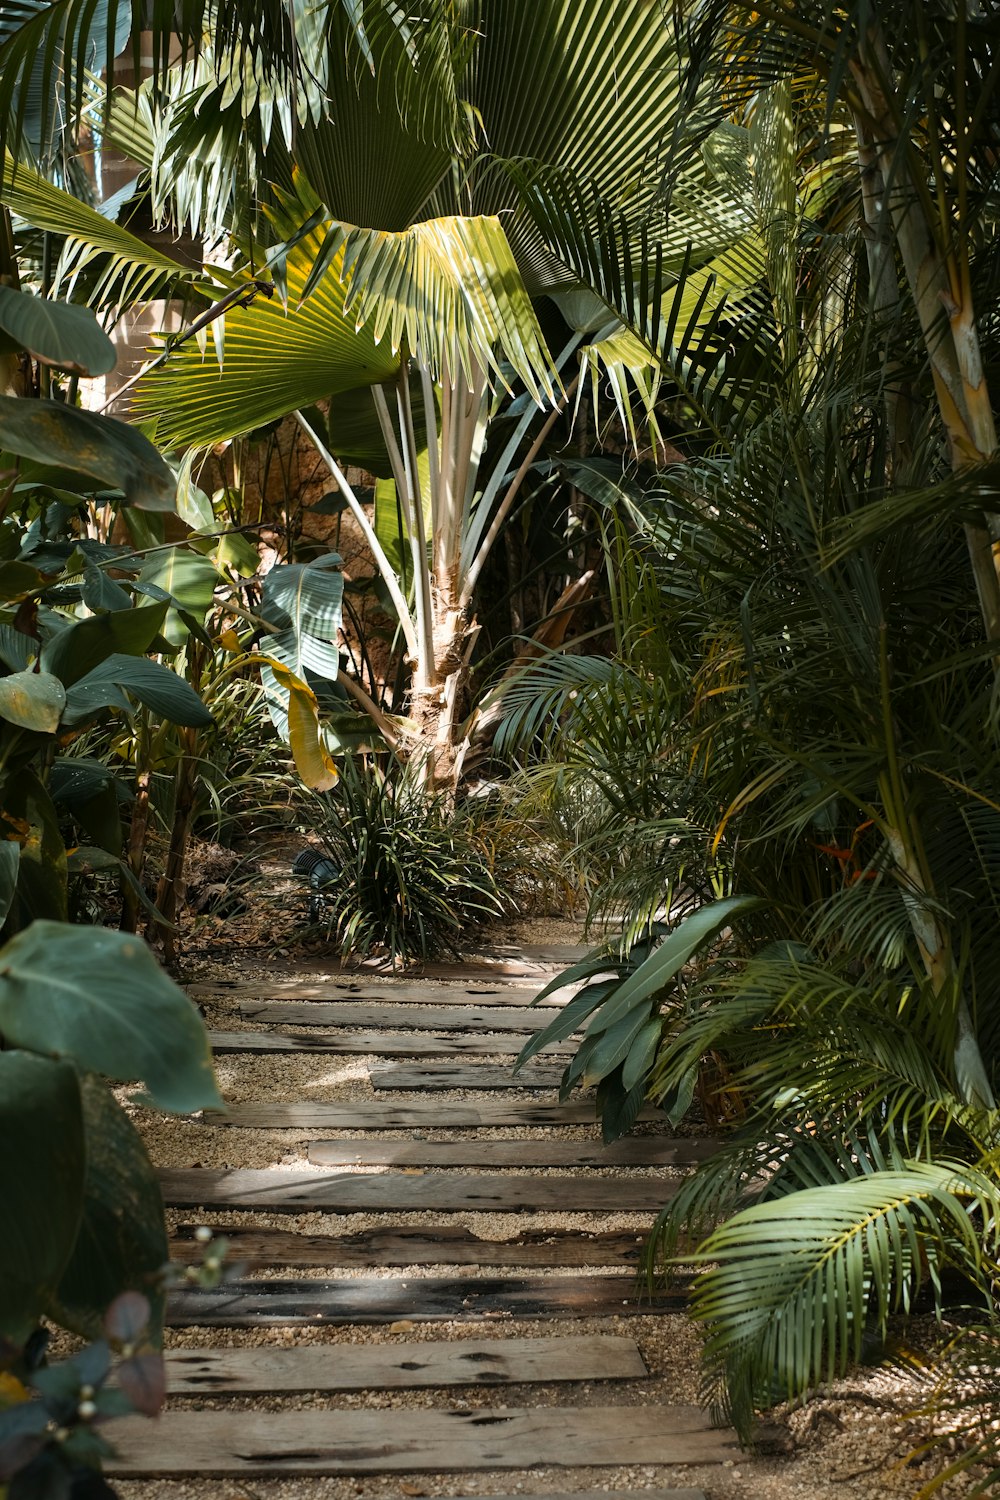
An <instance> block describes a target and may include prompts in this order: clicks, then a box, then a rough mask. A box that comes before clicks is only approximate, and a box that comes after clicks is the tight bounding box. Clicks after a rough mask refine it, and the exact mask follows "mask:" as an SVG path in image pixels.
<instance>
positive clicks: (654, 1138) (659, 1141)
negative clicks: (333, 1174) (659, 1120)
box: [309, 1135, 718, 1168]
mask: <svg viewBox="0 0 1000 1500" xmlns="http://www.w3.org/2000/svg"><path fill="white" fill-rule="evenodd" d="M717 1149H718V1142H717V1141H709V1140H702V1139H676V1138H674V1137H672V1136H662V1135H637V1136H626V1137H625V1138H624V1139H623V1140H620V1141H613V1142H612V1143H611V1144H610V1145H608V1146H605V1145H604V1143H603V1142H602V1141H551V1140H542V1141H540V1140H523V1139H522V1140H516V1141H491V1140H482V1139H478V1140H477V1139H475V1138H471V1139H467V1140H462V1141H433V1140H426V1139H422V1138H421V1137H419V1136H416V1137H411V1138H410V1139H409V1140H406V1141H400V1140H389V1141H380V1140H374V1141H373V1140H359V1139H353V1140H338V1141H310V1143H309V1160H310V1161H311V1162H314V1163H315V1165H316V1166H318V1167H350V1166H363V1167H522V1168H524V1167H667V1166H670V1167H675V1166H689V1165H691V1164H692V1163H693V1162H699V1161H704V1160H705V1159H706V1157H708V1156H711V1155H712V1153H713V1151H714V1150H717Z"/></svg>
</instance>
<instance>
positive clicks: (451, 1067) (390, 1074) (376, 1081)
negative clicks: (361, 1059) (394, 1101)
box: [368, 1062, 562, 1093]
mask: <svg viewBox="0 0 1000 1500" xmlns="http://www.w3.org/2000/svg"><path fill="white" fill-rule="evenodd" d="M368 1076H369V1077H370V1079H371V1082H372V1087H373V1088H375V1089H407V1090H409V1091H410V1092H411V1093H424V1092H426V1091H428V1090H438V1089H557V1088H558V1087H559V1083H560V1080H561V1079H562V1069H561V1068H546V1067H542V1066H537V1065H536V1064H535V1063H534V1062H530V1063H528V1064H527V1066H526V1067H524V1068H522V1069H521V1071H520V1072H519V1073H518V1074H516V1075H515V1074H514V1072H513V1070H512V1068H506V1067H499V1066H493V1065H491V1064H489V1063H481V1064H480V1065H479V1066H478V1067H475V1066H473V1067H463V1066H462V1065H461V1063H424V1064H422V1065H421V1066H419V1067H417V1066H414V1067H410V1066H409V1065H408V1064H406V1063H401V1064H399V1065H394V1066H393V1067H389V1068H372V1069H370V1071H369V1075H368Z"/></svg>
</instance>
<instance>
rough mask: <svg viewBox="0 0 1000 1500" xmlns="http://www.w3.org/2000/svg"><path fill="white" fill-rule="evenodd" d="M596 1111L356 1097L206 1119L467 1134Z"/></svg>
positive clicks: (241, 1107)
mask: <svg viewBox="0 0 1000 1500" xmlns="http://www.w3.org/2000/svg"><path fill="white" fill-rule="evenodd" d="M595 1113H596V1112H595V1106H594V1101H593V1099H592V1098H585V1099H579V1098H576V1099H571V1100H568V1101H567V1102H566V1103H565V1104H558V1103H556V1102H554V1101H552V1102H549V1101H544V1102H543V1101H540V1100H535V1099H521V1100H517V1099H512V1100H507V1099H475V1100H466V1099H463V1100H460V1101H452V1100H440V1101H439V1100H436V1099H411V1100H407V1101H406V1103H396V1102H395V1101H390V1100H382V1099H377V1100H374V1101H373V1100H371V1099H359V1100H358V1101H357V1102H354V1101H352V1102H351V1103H350V1104H322V1103H313V1102H311V1101H310V1102H308V1103H294V1104H257V1103H254V1104H231V1105H230V1106H229V1108H228V1110H227V1112H226V1113H225V1114H218V1113H215V1112H213V1111H206V1113H205V1119H206V1121H210V1122H211V1123H212V1124H213V1125H234V1126H245V1127H246V1128H247V1129H250V1130H366V1129H367V1130H433V1129H439V1130H469V1129H505V1128H514V1129H522V1128H526V1127H528V1126H539V1127H546V1128H552V1127H554V1126H560V1125H593V1124H594V1120H595ZM639 1119H640V1121H643V1122H646V1121H652V1120H655V1121H659V1122H660V1123H661V1124H662V1123H663V1113H662V1111H661V1110H658V1109H644V1110H643V1111H642V1113H641V1114H640V1116H639Z"/></svg>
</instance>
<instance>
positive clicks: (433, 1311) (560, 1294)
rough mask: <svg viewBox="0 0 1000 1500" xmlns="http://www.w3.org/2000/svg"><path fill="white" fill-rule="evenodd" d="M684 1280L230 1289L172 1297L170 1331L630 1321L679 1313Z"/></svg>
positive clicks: (286, 1284) (381, 1282)
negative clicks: (656, 1284)
mask: <svg viewBox="0 0 1000 1500" xmlns="http://www.w3.org/2000/svg"><path fill="white" fill-rule="evenodd" d="M687 1286H688V1279H687V1278H680V1277H679V1278H678V1280H677V1283H676V1284H675V1285H672V1286H671V1287H670V1288H669V1290H666V1291H663V1290H657V1291H656V1292H655V1293H654V1294H653V1295H652V1296H650V1295H649V1294H647V1292H646V1290H645V1287H643V1288H642V1297H641V1300H640V1288H639V1286H638V1283H637V1281H636V1278H635V1277H634V1276H632V1275H627V1274H624V1273H623V1274H622V1275H619V1276H615V1275H603V1276H597V1275H594V1276H505V1277H493V1276H470V1277H467V1278H465V1279H463V1278H461V1277H453V1276H449V1277H441V1278H439V1277H431V1276H413V1277H410V1278H409V1279H408V1280H405V1281H404V1280H399V1279H397V1278H396V1277H389V1276H380V1277H367V1276H366V1277H358V1276H352V1277H349V1278H346V1279H331V1280H329V1281H313V1280H307V1281H290V1280H284V1279H281V1280H278V1279H275V1280H267V1281H264V1280H262V1281H230V1282H227V1283H226V1284H225V1285H224V1286H221V1287H215V1288H212V1289H211V1290H205V1289H204V1288H201V1287H190V1288H189V1287H182V1288H180V1289H179V1290H177V1291H174V1292H171V1294H170V1296H169V1299H168V1301H167V1316H166V1321H167V1323H168V1324H169V1325H170V1326H171V1327H172V1328H182V1327H185V1328H186V1327H210V1328H252V1327H254V1326H256V1325H258V1324H269V1325H272V1326H275V1327H280V1328H291V1327H295V1326H297V1325H298V1326H301V1325H302V1324H309V1325H310V1326H311V1325H313V1324H317V1323H330V1324H336V1325H338V1326H341V1325H344V1324H354V1323H358V1324H361V1323H396V1322H399V1321H401V1320H407V1321H410V1322H414V1323H439V1322H441V1321H442V1320H443V1321H445V1322H449V1323H455V1322H478V1321H479V1320H480V1319H482V1318H502V1319H505V1320H506V1319H509V1318H553V1319H562V1318H607V1317H616V1318H627V1317H635V1316H647V1315H648V1314H650V1313H659V1312H680V1311H681V1310H682V1309H683V1307H684V1306H685V1304H686V1302H687Z"/></svg>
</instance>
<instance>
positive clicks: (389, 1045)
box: [208, 1031, 574, 1066]
mask: <svg viewBox="0 0 1000 1500" xmlns="http://www.w3.org/2000/svg"><path fill="white" fill-rule="evenodd" d="M208 1039H209V1041H210V1042H211V1044H212V1051H213V1052H217V1053H220V1054H221V1053H224V1052H323V1053H334V1054H337V1055H339V1056H344V1057H347V1056H352V1057H363V1056H366V1055H374V1056H376V1057H484V1056H487V1055H488V1054H490V1053H497V1054H500V1055H504V1054H507V1053H509V1054H510V1056H511V1057H516V1056H517V1054H518V1053H519V1052H520V1050H521V1048H522V1047H524V1046H526V1045H527V1044H528V1042H530V1041H531V1035H530V1033H527V1034H524V1035H520V1034H514V1035H512V1034H510V1033H508V1032H497V1033H496V1034H495V1035H493V1036H491V1035H489V1034H488V1033H480V1034H473V1035H471V1036H466V1035H463V1034H461V1033H457V1032H454V1031H341V1032H337V1033H334V1034H333V1035H322V1036H317V1035H316V1033H315V1032H313V1031H210V1032H209V1033H208ZM573 1050H574V1045H573V1043H572V1042H560V1043H558V1044H556V1045H555V1046H552V1047H547V1048H546V1049H545V1055H546V1057H550V1056H552V1055H553V1053H561V1054H564V1055H566V1056H569V1055H570V1054H571V1053H572V1052H573ZM529 1066H530V1064H529Z"/></svg>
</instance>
